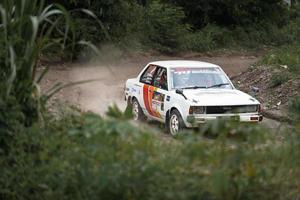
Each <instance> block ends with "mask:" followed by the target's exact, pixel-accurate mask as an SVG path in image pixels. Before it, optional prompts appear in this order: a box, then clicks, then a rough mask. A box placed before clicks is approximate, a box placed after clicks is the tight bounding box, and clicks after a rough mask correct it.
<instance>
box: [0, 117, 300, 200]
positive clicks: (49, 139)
mask: <svg viewBox="0 0 300 200" xmlns="http://www.w3.org/2000/svg"><path fill="white" fill-rule="evenodd" d="M207 130H209V132H213V133H214V136H215V139H213V140H212V139H208V138H206V137H203V136H202V135H201V134H193V133H190V134H186V135H182V136H181V137H179V138H177V139H172V138H162V137H161V135H156V134H154V133H150V132H148V131H146V130H139V129H137V128H135V127H133V126H132V125H130V124H129V123H128V122H126V121H125V120H124V119H123V120H121V121H120V120H116V119H107V120H104V119H102V118H100V117H98V116H96V115H94V114H80V113H78V114H77V115H72V116H68V117H64V118H62V119H60V120H58V121H52V122H50V123H49V125H48V127H47V128H46V129H41V128H39V127H38V126H34V127H31V128H28V129H24V130H23V132H22V134H20V135H19V138H18V140H15V142H14V143H11V145H12V146H13V148H12V149H13V151H11V152H9V154H8V155H4V154H3V153H2V152H1V154H0V164H1V173H0V186H1V187H0V197H1V199H41V198H43V199H54V198H57V199H99V198H101V199H118V200H119V199H274V198H276V199H297V198H299V197H300V193H299V184H300V182H299V179H298V177H299V175H300V170H299V164H300V163H299V159H298V158H299V156H300V151H299V149H300V144H299V141H300V138H299V133H298V135H297V134H296V130H293V132H295V134H293V133H291V132H292V131H290V133H289V135H286V136H285V139H284V140H283V141H282V142H280V143H278V142H277V141H276V140H274V138H273V136H272V135H270V133H266V132H265V131H264V130H263V129H261V128H260V127H257V126H247V125H241V126H239V125H234V124H230V123H228V122H222V121H221V122H218V123H213V124H208V125H207V126H205V128H203V129H202V131H201V132H203V133H205V132H206V131H207ZM241 134H242V135H243V137H242V140H235V138H240V135H241ZM236 135H237V136H238V137H236Z"/></svg>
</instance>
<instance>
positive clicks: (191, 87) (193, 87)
mask: <svg viewBox="0 0 300 200" xmlns="http://www.w3.org/2000/svg"><path fill="white" fill-rule="evenodd" d="M199 88H207V87H205V86H190V87H184V88H182V89H199Z"/></svg>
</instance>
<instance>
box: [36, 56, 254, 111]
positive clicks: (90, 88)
mask: <svg viewBox="0 0 300 200" xmlns="http://www.w3.org/2000/svg"><path fill="white" fill-rule="evenodd" d="M170 59H188V60H201V61H207V62H211V63H215V64H218V65H220V66H222V67H223V69H224V70H225V72H226V73H227V74H229V76H234V75H237V74H238V73H241V72H243V71H244V70H246V69H247V67H248V66H250V65H251V64H253V63H255V62H256V61H257V60H258V58H257V57H256V56H252V55H220V56H214V57H210V56H199V55H184V56H180V57H167V56H148V55H147V56H146V55H140V56H134V57H128V58H126V59H121V60H119V61H115V60H111V61H109V62H104V63H97V64H70V65H64V66H63V65H58V66H51V68H50V72H49V73H48V74H47V77H46V78H45V80H44V81H43V83H42V87H43V89H46V88H49V87H50V86H51V85H53V83H55V82H63V83H68V82H76V81H81V80H89V79H99V81H97V82H91V83H86V84H82V85H79V86H74V87H71V88H67V89H64V90H62V91H61V92H60V93H59V94H57V95H56V96H55V97H54V101H55V100H57V99H59V100H62V101H68V102H70V103H71V104H74V105H77V106H79V107H80V108H81V109H83V110H86V111H92V112H95V113H98V114H100V115H103V114H104V113H105V112H106V110H107V108H108V106H109V105H112V104H114V103H116V104H117V105H118V106H119V107H120V108H121V109H124V108H125V101H124V95H123V89H124V83H125V81H126V80H127V79H128V78H133V77H136V76H137V75H138V73H139V72H140V71H141V70H142V68H143V67H144V66H145V65H146V64H147V63H148V62H150V61H155V60H170Z"/></svg>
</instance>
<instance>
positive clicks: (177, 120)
mask: <svg viewBox="0 0 300 200" xmlns="http://www.w3.org/2000/svg"><path fill="white" fill-rule="evenodd" d="M167 127H168V132H169V133H170V134H171V135H172V136H176V135H177V134H178V132H179V131H181V130H182V129H183V128H184V122H183V120H182V117H181V115H180V113H179V112H178V110H172V111H171V114H170V117H169V120H168V126H167Z"/></svg>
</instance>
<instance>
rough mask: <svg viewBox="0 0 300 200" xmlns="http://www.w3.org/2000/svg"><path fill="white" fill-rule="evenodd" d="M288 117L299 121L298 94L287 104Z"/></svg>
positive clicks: (299, 106)
mask: <svg viewBox="0 0 300 200" xmlns="http://www.w3.org/2000/svg"><path fill="white" fill-rule="evenodd" d="M289 114H290V119H291V120H292V121H295V122H297V123H298V122H300V96H297V97H295V98H294V99H292V100H291V102H290V104H289Z"/></svg>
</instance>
